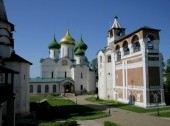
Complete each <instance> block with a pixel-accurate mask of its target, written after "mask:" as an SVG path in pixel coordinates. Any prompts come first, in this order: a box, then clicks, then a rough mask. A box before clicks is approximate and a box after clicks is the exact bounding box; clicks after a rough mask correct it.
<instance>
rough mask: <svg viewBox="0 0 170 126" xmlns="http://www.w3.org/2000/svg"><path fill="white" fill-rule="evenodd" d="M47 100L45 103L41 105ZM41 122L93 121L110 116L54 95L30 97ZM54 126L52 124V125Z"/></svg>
mask: <svg viewBox="0 0 170 126" xmlns="http://www.w3.org/2000/svg"><path fill="white" fill-rule="evenodd" d="M43 99H46V101H45V102H44V103H39V102H40V101H41V100H43ZM30 101H31V102H32V103H34V104H33V106H34V109H32V111H36V115H37V116H38V119H39V120H42V121H43V120H44V119H45V120H44V121H46V120H48V121H49V120H56V119H66V120H92V119H97V118H103V117H107V116H109V114H108V113H106V112H102V111H98V110H95V109H92V108H89V107H86V106H83V105H77V104H75V103H74V102H73V101H71V100H68V99H65V98H62V97H58V96H52V95H37V96H30ZM51 125H52V124H51Z"/></svg>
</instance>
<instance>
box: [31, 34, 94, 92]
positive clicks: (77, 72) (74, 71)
mask: <svg viewBox="0 0 170 126" xmlns="http://www.w3.org/2000/svg"><path fill="white" fill-rule="evenodd" d="M48 48H49V57H48V58H45V59H41V60H40V63H41V75H40V77H38V78H32V79H30V94H47V93H53V94H65V93H76V94H82V93H94V92H95V90H96V84H95V82H96V79H95V72H94V71H92V70H91V69H90V67H89V62H88V59H87V57H86V56H85V51H86V49H87V45H86V44H85V43H84V42H83V39H82V37H81V38H80V39H79V40H78V42H77V43H76V42H75V40H74V38H73V37H72V36H71V35H70V33H69V31H67V33H66V34H65V36H64V37H63V38H62V39H61V40H60V43H58V42H57V41H56V38H55V36H54V38H53V40H52V42H51V43H50V44H49V46H48Z"/></svg>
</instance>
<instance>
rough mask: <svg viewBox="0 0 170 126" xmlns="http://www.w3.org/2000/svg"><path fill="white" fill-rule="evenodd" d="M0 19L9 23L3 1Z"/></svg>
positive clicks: (0, 7)
mask: <svg viewBox="0 0 170 126" xmlns="http://www.w3.org/2000/svg"><path fill="white" fill-rule="evenodd" d="M0 18H1V19H3V20H6V21H8V19H7V15H6V10H5V6H4V1H3V0H0Z"/></svg>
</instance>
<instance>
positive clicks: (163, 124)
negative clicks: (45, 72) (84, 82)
mask: <svg viewBox="0 0 170 126" xmlns="http://www.w3.org/2000/svg"><path fill="white" fill-rule="evenodd" d="M87 97H91V96H89V95H81V96H77V104H80V105H85V106H88V107H91V108H94V109H97V110H101V111H106V112H108V107H107V106H105V105H101V104H97V103H92V102H88V101H86V100H85V98H87ZM69 99H71V100H73V101H75V102H76V97H75V96H70V97H69ZM110 112H111V116H109V117H106V118H100V119H95V120H85V121H78V123H79V124H81V126H103V124H104V121H111V122H115V123H117V124H119V125H121V126H170V119H165V118H161V117H156V116H150V115H148V114H146V113H134V112H129V111H126V110H122V109H118V108H111V109H110Z"/></svg>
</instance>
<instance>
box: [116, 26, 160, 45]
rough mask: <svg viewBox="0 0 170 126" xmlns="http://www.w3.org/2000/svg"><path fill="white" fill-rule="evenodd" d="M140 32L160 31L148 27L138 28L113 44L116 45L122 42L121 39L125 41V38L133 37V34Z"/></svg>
mask: <svg viewBox="0 0 170 126" xmlns="http://www.w3.org/2000/svg"><path fill="white" fill-rule="evenodd" d="M140 30H153V31H160V29H155V28H151V27H148V26H143V27H140V28H138V29H137V30H135V31H133V32H131V33H129V34H127V35H125V36H123V37H122V38H120V39H119V40H117V41H115V42H114V43H115V44H116V43H118V42H119V41H121V40H123V39H125V38H127V37H129V36H131V35H133V34H135V33H137V32H139V31H140Z"/></svg>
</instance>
